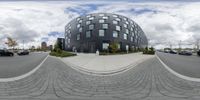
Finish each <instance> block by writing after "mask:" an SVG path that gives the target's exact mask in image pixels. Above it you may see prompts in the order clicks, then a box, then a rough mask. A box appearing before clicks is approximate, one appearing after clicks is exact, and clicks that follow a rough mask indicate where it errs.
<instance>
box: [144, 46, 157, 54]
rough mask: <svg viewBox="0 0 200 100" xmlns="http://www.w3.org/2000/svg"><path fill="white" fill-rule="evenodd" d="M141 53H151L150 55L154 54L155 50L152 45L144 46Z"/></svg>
mask: <svg viewBox="0 0 200 100" xmlns="http://www.w3.org/2000/svg"><path fill="white" fill-rule="evenodd" d="M143 54H151V55H154V54H155V50H154V48H153V47H151V48H148V47H146V48H145V49H144V50H143Z"/></svg>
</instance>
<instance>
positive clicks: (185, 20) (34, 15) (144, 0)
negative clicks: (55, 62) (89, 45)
mask: <svg viewBox="0 0 200 100" xmlns="http://www.w3.org/2000/svg"><path fill="white" fill-rule="evenodd" d="M116 1H117V2H116ZM189 1H190V0H178V1H174V0H169V1H164V0H134V1H131V0H125V1H123V2H122V1H120V0H107V1H96V0H89V1H84V0H75V1H69V0H68V1H67V0H65V1H52V0H51V1H47V0H44V1H42V2H41V1H39V0H34V1H27V0H24V1H19V0H9V1H5V0H0V48H4V47H6V45H5V44H4V43H5V41H6V37H8V36H10V37H13V38H14V39H16V40H17V41H18V43H19V46H18V47H22V41H23V40H24V41H25V45H26V46H27V47H30V46H32V45H35V46H39V45H40V42H42V41H46V42H47V43H48V44H54V42H55V40H56V38H57V37H63V36H64V26H65V25H66V24H67V23H68V22H69V21H71V20H72V19H73V18H76V17H78V16H80V15H85V14H89V13H97V12H107V13H116V14H121V15H124V16H127V17H129V18H131V19H132V20H134V21H135V22H136V23H137V24H139V25H140V26H141V28H142V29H143V31H144V32H145V34H146V35H147V37H148V39H149V40H150V44H151V45H156V47H157V48H161V47H165V46H168V45H169V44H170V43H171V44H172V45H173V46H174V47H176V46H177V45H178V42H179V41H182V44H183V45H184V46H185V47H187V46H189V47H193V46H192V45H188V44H191V43H192V42H193V41H194V40H195V39H200V11H199V9H200V2H198V1H197V0H193V2H189Z"/></svg>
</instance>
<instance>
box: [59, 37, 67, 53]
mask: <svg viewBox="0 0 200 100" xmlns="http://www.w3.org/2000/svg"><path fill="white" fill-rule="evenodd" d="M57 45H58V48H60V49H61V50H65V46H66V45H65V39H64V38H57Z"/></svg>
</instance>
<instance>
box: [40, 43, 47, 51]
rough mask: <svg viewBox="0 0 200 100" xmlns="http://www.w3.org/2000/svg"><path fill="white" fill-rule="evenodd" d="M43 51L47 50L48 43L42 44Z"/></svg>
mask: <svg viewBox="0 0 200 100" xmlns="http://www.w3.org/2000/svg"><path fill="white" fill-rule="evenodd" d="M41 49H43V50H44V49H47V43H46V42H42V43H41Z"/></svg>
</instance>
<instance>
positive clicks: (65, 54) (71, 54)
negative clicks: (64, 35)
mask: <svg viewBox="0 0 200 100" xmlns="http://www.w3.org/2000/svg"><path fill="white" fill-rule="evenodd" d="M50 55H51V56H56V57H70V56H76V54H74V53H70V52H67V51H62V50H61V51H60V50H58V52H55V51H52V52H50Z"/></svg>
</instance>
